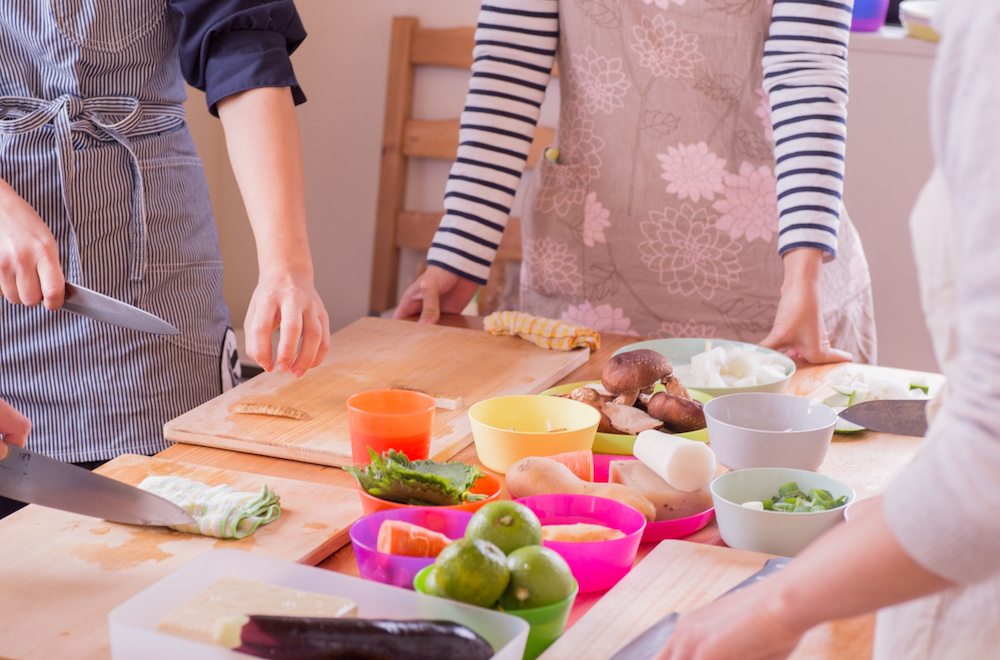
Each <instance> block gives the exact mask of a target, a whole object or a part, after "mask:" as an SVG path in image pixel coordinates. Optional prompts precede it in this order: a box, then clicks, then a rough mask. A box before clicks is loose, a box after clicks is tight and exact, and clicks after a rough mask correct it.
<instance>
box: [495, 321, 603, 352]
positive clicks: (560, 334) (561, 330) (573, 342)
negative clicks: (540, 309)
mask: <svg viewBox="0 0 1000 660" xmlns="http://www.w3.org/2000/svg"><path fill="white" fill-rule="evenodd" d="M483 329H484V330H486V332H488V333H490V334H491V335H510V336H512V337H520V338H521V339H526V340H528V341H530V342H532V343H533V344H535V345H536V346H541V347H542V348H551V349H554V350H557V351H571V350H573V349H574V348H580V347H581V346H585V347H587V348H589V349H590V350H592V351H596V350H597V349H599V348H600V347H601V335H599V334H597V331H596V330H591V329H590V328H584V327H582V326H579V325H573V324H571V323H566V322H564V321H556V320H555V319H546V318H542V317H541V316H532V315H531V314H526V313H525V312H496V313H494V314H490V315H489V316H487V317H486V318H485V319H484V320H483Z"/></svg>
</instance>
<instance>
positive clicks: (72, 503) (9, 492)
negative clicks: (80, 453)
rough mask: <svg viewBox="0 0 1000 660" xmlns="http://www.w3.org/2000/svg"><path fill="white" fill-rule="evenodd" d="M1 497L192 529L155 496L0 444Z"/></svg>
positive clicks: (172, 506)
mask: <svg viewBox="0 0 1000 660" xmlns="http://www.w3.org/2000/svg"><path fill="white" fill-rule="evenodd" d="M4 451H6V452H7V456H6V457H5V458H3V459H2V460H0V495H3V496H4V497H9V498H10V499H12V500H17V501H18V502H27V503H31V504H41V505H42V506H47V507H52V508H53V509H61V510H62V511H70V512H72V513H79V514H82V515H85V516H93V517H95V518H104V519H105V520H110V521H112V522H120V523H127V524H130V525H164V526H167V525H191V524H194V523H195V519H194V518H192V517H191V516H190V515H188V514H187V512H186V511H184V510H183V509H181V508H180V507H179V506H177V505H176V504H174V503H173V502H170V501H168V500H165V499H163V498H162V497H160V496H158V495H153V494H152V493H147V492H146V491H144V490H140V489H138V488H136V487H134V486H129V485H128V484H125V483H122V482H120V481H115V480H114V479H110V478H108V477H105V476H102V475H100V474H96V473H94V472H91V471H90V470H85V469H83V468H82V467H77V466H76V465H73V464H72V463H63V462H62V461H57V460H56V459H54V458H49V457H48V456H43V455H41V454H38V453H35V452H33V451H29V450H27V449H22V448H21V447H18V446H16V445H8V444H5V443H3V442H2V441H0V456H2V455H3V453H4Z"/></svg>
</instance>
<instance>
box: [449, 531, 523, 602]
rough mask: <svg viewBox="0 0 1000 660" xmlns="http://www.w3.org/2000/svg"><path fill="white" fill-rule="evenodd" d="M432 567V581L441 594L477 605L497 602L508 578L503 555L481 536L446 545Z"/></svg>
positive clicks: (508, 573)
mask: <svg viewBox="0 0 1000 660" xmlns="http://www.w3.org/2000/svg"><path fill="white" fill-rule="evenodd" d="M434 566H435V568H434V570H433V571H432V572H433V574H434V583H435V585H436V588H437V591H438V592H439V593H440V594H441V595H442V596H444V597H445V598H451V599H452V600H460V601H462V602H463V603H469V604H471V605H479V606H480V607H489V606H490V605H492V604H493V603H495V602H497V599H498V598H500V594H502V593H503V590H504V589H506V588H507V583H508V582H509V581H510V572H509V571H508V570H507V562H506V558H505V557H504V554H503V553H502V552H500V548H498V547H496V546H495V545H493V544H492V543H490V542H489V541H483V540H482V539H459V540H457V541H455V542H454V543H451V544H449V545H448V547H446V548H445V549H444V550H442V551H441V554H439V555H438V557H437V560H436V561H435V562H434Z"/></svg>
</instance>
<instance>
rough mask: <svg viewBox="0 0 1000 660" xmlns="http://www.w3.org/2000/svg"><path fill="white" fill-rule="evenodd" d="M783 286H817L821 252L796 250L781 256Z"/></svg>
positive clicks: (821, 263) (821, 259) (805, 249)
mask: <svg viewBox="0 0 1000 660" xmlns="http://www.w3.org/2000/svg"><path fill="white" fill-rule="evenodd" d="M782 263H783V265H784V269H785V275H784V285H785V286H791V285H795V284H818V283H819V276H820V273H821V272H822V269H823V250H820V249H818V248H796V249H794V250H789V251H788V252H786V253H785V254H784V255H782Z"/></svg>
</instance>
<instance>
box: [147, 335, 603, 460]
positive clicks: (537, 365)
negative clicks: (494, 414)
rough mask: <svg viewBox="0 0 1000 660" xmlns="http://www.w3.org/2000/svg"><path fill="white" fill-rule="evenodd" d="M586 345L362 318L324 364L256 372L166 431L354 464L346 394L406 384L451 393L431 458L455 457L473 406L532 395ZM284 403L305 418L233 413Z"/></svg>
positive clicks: (222, 444)
mask: <svg viewBox="0 0 1000 660" xmlns="http://www.w3.org/2000/svg"><path fill="white" fill-rule="evenodd" d="M589 357H590V353H589V351H587V350H586V349H584V350H575V351H570V352H561V351H549V350H545V349H542V348H538V347H537V346H534V345H533V344H530V343H528V342H526V341H524V340H521V339H515V338H513V337H494V336H492V335H489V334H487V333H486V332H483V331H478V330H464V329H458V328H446V327H442V326H437V325H428V324H422V323H411V322H407V321H389V320H386V319H377V318H363V319H359V320H357V321H355V322H354V323H352V324H351V325H349V326H347V327H346V328H344V329H343V330H341V331H340V332H337V333H336V334H334V335H333V336H332V337H331V344H330V353H329V354H328V355H327V357H326V359H325V360H324V361H323V364H322V365H320V366H319V367H317V368H315V369H312V370H310V371H309V372H308V373H307V374H306V375H305V376H303V377H302V378H299V379H295V378H293V377H292V376H290V375H288V374H287V373H281V374H279V373H268V374H261V375H260V376H257V377H256V378H254V379H252V380H250V381H248V382H246V383H244V384H243V385H241V386H239V387H237V388H235V389H233V390H230V391H229V392H227V393H225V394H223V395H222V396H219V397H216V398H215V399H212V400H211V401H209V402H208V403H206V404H204V405H202V406H199V407H198V408H195V409H194V410H192V411H190V412H188V413H186V414H184V415H181V416H180V417H178V418H176V419H174V420H171V421H170V422H167V424H166V425H165V426H164V435H165V436H166V437H167V439H169V440H173V441H175V442H186V443H189V444H195V445H205V446H208V447H217V448H220V449H232V450H236V451H242V452H247V453H251V454H263V455H266V456H276V457H278V458H290V459H294V460H298V461H304V462H308V463H319V464H321V465H333V466H342V465H350V463H351V462H352V461H351V440H350V433H349V432H348V428H347V407H346V405H347V399H348V397H350V396H351V395H352V394H355V393H357V392H363V391H365V390H374V389H386V388H407V389H414V390H419V391H421V392H426V393H428V394H431V395H435V396H443V397H448V398H456V397H461V398H462V400H463V404H464V405H463V406H462V408H461V409H459V410H438V411H436V413H435V416H434V428H433V430H432V432H431V452H430V456H431V458H433V459H435V460H445V459H448V458H451V457H452V456H454V455H455V454H457V453H458V452H459V451H461V450H462V449H463V448H465V447H466V446H467V445H468V444H469V443H470V442H471V441H472V436H471V428H470V426H469V418H468V411H469V406H471V405H472V404H474V403H477V402H479V401H482V400H483V399H489V398H492V397H497V396H504V395H509V394H537V393H538V392H541V391H542V390H544V389H546V388H548V387H549V386H551V385H553V384H554V383H556V382H558V381H559V380H560V379H561V378H563V377H564V376H566V375H568V374H569V373H570V372H572V371H573V370H574V369H576V368H578V367H580V366H582V365H583V364H585V363H586V362H587V360H588V358H589ZM247 403H250V404H264V405H278V406H286V407H288V408H292V409H295V410H298V411H301V412H304V413H306V414H307V415H308V416H309V418H308V419H304V420H300V419H288V418H283V417H265V416H261V415H248V414H240V413H235V412H233V408H234V406H236V405H237V404H247Z"/></svg>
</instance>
